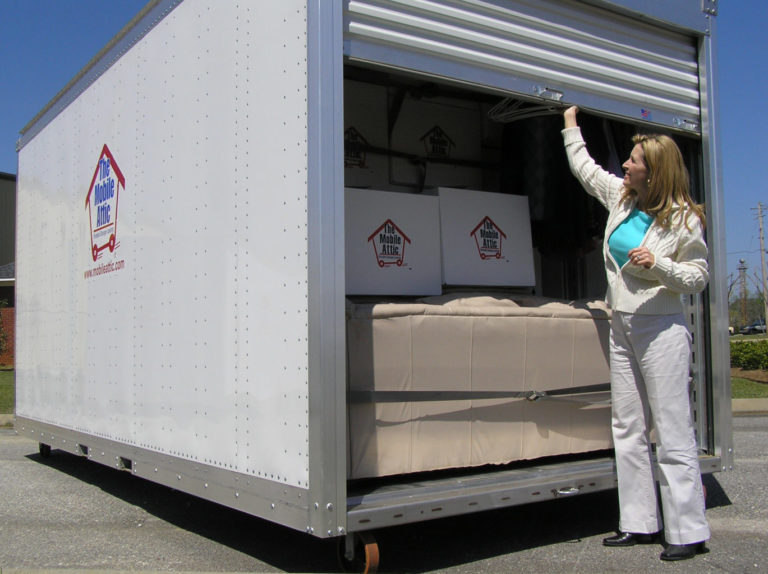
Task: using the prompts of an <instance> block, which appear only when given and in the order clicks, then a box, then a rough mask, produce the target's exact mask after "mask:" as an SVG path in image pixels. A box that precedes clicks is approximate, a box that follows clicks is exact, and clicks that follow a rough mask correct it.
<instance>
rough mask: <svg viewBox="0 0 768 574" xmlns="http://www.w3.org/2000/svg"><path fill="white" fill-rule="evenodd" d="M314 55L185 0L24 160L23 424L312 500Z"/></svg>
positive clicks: (252, 18) (251, 21)
mask: <svg viewBox="0 0 768 574" xmlns="http://www.w3.org/2000/svg"><path fill="white" fill-rule="evenodd" d="M306 53H307V46H306V9H305V6H304V2H301V1H283V2H279V3H278V2H269V3H262V2H250V3H240V4H234V3H229V2H216V3H205V2H198V1H195V0H187V1H185V2H183V3H182V4H181V5H180V6H178V7H177V8H175V9H174V10H173V11H172V12H171V13H170V14H168V15H167V16H166V17H165V18H164V19H163V21H161V22H160V23H159V24H157V26H156V27H154V28H153V29H152V30H151V31H150V32H149V33H148V34H147V35H146V36H145V37H144V38H143V39H142V40H141V41H140V42H138V43H137V44H136V45H134V46H133V47H132V48H130V49H129V50H128V51H127V52H126V53H125V54H123V55H122V56H121V57H120V59H119V60H117V61H116V62H115V64H114V65H112V66H111V67H110V68H109V69H108V70H106V72H105V73H103V74H102V75H101V76H100V77H99V78H98V79H97V80H96V81H95V82H94V83H93V84H92V85H91V86H90V87H88V88H87V89H86V90H85V91H84V93H82V94H81V95H80V96H79V97H78V98H77V99H75V101H74V102H73V103H71V104H70V105H69V106H68V107H66V108H65V109H64V110H63V111H62V112H61V113H60V114H59V115H58V116H57V117H56V118H54V119H53V121H52V122H51V123H49V124H48V125H47V126H45V127H44V128H43V129H42V130H41V131H40V132H39V133H38V134H37V135H36V136H35V137H33V138H32V139H31V140H30V141H29V142H28V143H26V145H25V146H24V147H23V149H22V150H21V152H20V157H19V174H20V175H19V205H18V220H19V228H18V255H17V261H18V264H17V277H18V279H17V281H18V303H17V311H18V323H17V330H18V347H17V371H16V372H17V381H18V394H17V413H18V414H19V415H21V416H25V417H29V418H32V419H35V420H40V421H43V422H46V423H50V424H54V425H58V426H62V427H66V428H71V429H76V430H78V431H82V432H85V433H88V434H91V435H97V436H100V437H104V438H109V439H114V440H116V441H119V442H122V443H126V444H132V445H136V446H141V447H143V448H147V449H151V450H153V451H156V452H160V453H167V454H172V455H174V456H177V457H182V458H185V459H189V460H191V461H199V462H201V463H205V464H208V465H213V466H216V467H221V468H225V469H230V470H234V471H237V472H242V473H245V474H249V475H253V476H258V477H261V478H266V479H269V480H274V481H278V482H282V483H286V484H290V485H294V486H299V487H307V486H308V485H307V483H308V469H307V467H308V454H307V450H308V447H307V443H308V428H307V426H308V414H307V410H308V407H307V403H308V398H307V380H308V367H307V351H308V337H307V294H308V287H307V214H306V210H307V194H306V190H307V157H306V153H307V135H306V134H307V103H306V90H307V79H306V73H307V64H306Z"/></svg>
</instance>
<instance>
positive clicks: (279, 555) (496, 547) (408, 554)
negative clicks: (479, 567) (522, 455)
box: [28, 451, 730, 572]
mask: <svg viewBox="0 0 768 574" xmlns="http://www.w3.org/2000/svg"><path fill="white" fill-rule="evenodd" d="M28 458H29V459H30V460H34V461H36V462H39V463H41V464H45V465H46V466H48V467H50V468H52V469H55V470H57V471H60V472H63V473H66V474H67V475H69V476H72V477H74V478H77V479H78V480H81V481H84V482H86V483H88V484H91V485H94V486H96V487H98V488H100V489H102V490H103V491H104V492H106V493H108V494H110V495H112V496H115V497H117V498H119V499H121V500H123V501H125V502H126V503H128V504H132V505H135V506H138V507H140V508H142V509H144V510H145V511H146V512H148V513H149V514H152V515H153V516H155V517H157V518H159V519H161V520H163V521H166V522H168V523H170V524H173V525H174V526H176V527H178V528H180V529H182V530H185V531H189V532H192V533H194V534H197V535H199V536H203V537H205V538H208V539H210V540H212V541H215V542H216V543H218V544H222V545H225V546H227V547H229V548H232V549H233V550H236V551H238V552H242V553H244V554H247V555H249V556H252V557H253V558H254V559H256V560H259V561H261V562H264V563H267V564H270V565H271V566H273V567H274V568H278V569H280V570H284V571H287V572H337V571H339V565H338V561H337V558H336V554H337V543H338V541H339V540H340V539H334V540H321V539H317V538H314V537H313V536H310V535H308V534H305V533H303V532H298V531H294V530H291V529H289V528H286V527H283V526H280V525H276V524H273V523H270V522H268V521H265V520H261V519H258V518H255V517H253V516H250V515H247V514H244V513H242V512H239V511H236V510H232V509H229V508H226V507H224V506H220V505H218V504H214V503H212V502H208V501H206V500H202V499H200V498H196V497H194V496H191V495H188V494H186V493H183V492H180V491H176V490H173V489H171V488H168V487H165V486H161V485H158V484H155V483H152V482H149V481H147V480H144V479H141V478H137V477H134V476H132V475H130V474H128V473H126V472H120V471H117V470H114V469H110V468H107V467H105V466H102V465H100V464H94V463H91V462H89V461H87V460H85V459H83V458H81V457H77V456H75V455H71V454H68V453H65V452H63V451H53V453H52V456H51V457H49V458H42V457H41V456H40V455H39V454H35V455H30V456H29V457H28ZM705 485H706V487H707V493H708V504H707V505H708V507H713V506H723V505H728V504H730V500H728V496H727V495H726V494H725V492H724V491H723V489H722V488H721V487H720V485H719V483H718V482H717V479H716V478H715V477H714V476H712V475H707V476H705ZM617 516H618V505H617V500H616V491H615V490H609V491H605V492H599V493H593V494H587V495H583V496H577V497H574V498H568V499H560V500H552V501H547V502H538V503H533V504H527V505H523V506H517V507H512V508H507V509H501V510H493V511H487V512H481V513H477V514H468V515H463V516H457V517H449V518H441V519H437V520H432V521H427V522H420V523H416V524H408V525H403V526H398V527H392V528H385V529H380V530H377V531H376V533H375V534H376V539H377V541H378V543H379V549H380V553H381V565H380V571H383V572H402V571H408V572H427V571H435V570H440V569H444V568H451V567H456V566H460V565H462V564H466V563H471V562H477V561H481V560H485V559H489V558H493V557H496V556H500V555H506V554H510V553H514V552H519V551H523V550H530V549H534V548H538V547H544V546H549V545H552V544H563V543H569V542H572V543H577V542H579V541H580V540H581V539H583V538H589V537H592V536H597V535H600V534H610V533H611V532H613V530H614V528H615V527H616V523H617Z"/></svg>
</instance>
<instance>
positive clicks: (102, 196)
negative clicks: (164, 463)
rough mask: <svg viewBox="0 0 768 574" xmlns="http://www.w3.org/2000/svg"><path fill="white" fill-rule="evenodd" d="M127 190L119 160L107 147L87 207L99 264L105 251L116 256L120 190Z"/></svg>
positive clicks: (92, 247)
mask: <svg viewBox="0 0 768 574" xmlns="http://www.w3.org/2000/svg"><path fill="white" fill-rule="evenodd" d="M124 189H125V178H124V177H123V173H122V172H121V171H120V168H119V167H118V166H117V162H116V161H115V158H114V157H113V156H112V153H111V152H110V151H109V148H108V147H107V145H106V144H104V148H103V149H102V150H101V156H99V161H98V163H97V164H96V170H95V171H94V172H93V178H91V185H90V187H89V188H88V195H86V197H85V207H86V209H87V210H88V219H89V222H90V226H91V245H90V250H91V257H93V260H94V261H96V260H97V259H98V258H99V257H101V252H102V251H103V250H104V249H109V252H110V253H112V252H114V251H115V249H116V248H117V246H118V243H117V204H118V199H119V197H120V191H121V190H124Z"/></svg>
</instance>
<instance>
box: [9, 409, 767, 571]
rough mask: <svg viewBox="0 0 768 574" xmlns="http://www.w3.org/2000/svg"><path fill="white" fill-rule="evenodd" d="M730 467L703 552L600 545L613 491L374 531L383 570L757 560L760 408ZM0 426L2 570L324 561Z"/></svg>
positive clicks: (198, 503) (244, 521)
mask: <svg viewBox="0 0 768 574" xmlns="http://www.w3.org/2000/svg"><path fill="white" fill-rule="evenodd" d="M734 441H735V447H736V464H735V470H734V471H733V472H729V473H719V474H716V475H710V476H707V477H705V483H706V485H707V489H708V500H707V504H708V517H709V520H710V524H711V527H712V532H713V535H712V540H711V541H710V543H709V548H710V552H709V553H708V554H705V555H701V556H698V557H697V558H696V559H694V560H689V561H686V562H681V563H677V564H675V565H671V564H669V563H663V562H661V561H660V560H659V559H658V555H659V553H660V551H661V547H660V546H638V547H634V548H630V549H610V548H605V547H603V546H602V545H601V539H602V538H603V537H604V536H606V535H607V534H609V533H610V532H611V531H612V530H613V529H614V527H615V525H616V515H617V506H616V502H615V494H616V493H615V491H608V492H602V493H597V494H590V495H584V496H580V497H575V498H570V499H563V500H557V501H551V502H544V503H537V504H531V505H525V506H521V507H516V508H510V509H505V510H499V511H491V512H486V513H480V514H474V515H466V516H461V517H457V518H447V519H441V520H436V521H432V522H424V523H418V524H412V525H407V526H402V527H397V528H390V529H385V530H381V531H379V532H377V538H378V541H379V547H380V551H381V568H380V571H383V572H405V571H408V572H451V573H456V574H458V573H468V574H469V573H481V572H482V573H485V572H632V573H636V572H668V571H670V569H672V568H674V570H675V572H702V571H722V572H740V573H741V572H764V571H766V570H767V569H768V485H767V484H766V480H765V477H766V476H768V448H766V444H768V416H739V417H735V418H734ZM37 451H38V449H37V444H36V443H35V442H33V441H31V440H29V439H27V438H23V437H20V436H17V435H16V434H15V432H14V431H13V430H10V429H2V430H0V489H1V491H0V492H1V493H2V494H1V495H0V570H2V573H3V574H8V573H9V572H11V573H12V572H21V571H23V572H32V571H42V570H50V569H56V570H57V571H59V570H62V569H64V570H66V569H69V570H70V571H72V572H75V571H76V572H78V573H80V572H87V571H99V570H101V571H104V570H106V571H145V572H146V571H161V572H184V571H187V572H333V571H337V570H338V566H337V562H336V558H335V553H336V544H335V542H334V541H323V540H318V539H315V538H312V537H310V536H308V535H306V534H303V533H300V532H295V531H292V530H288V529H286V528H284V527H281V526H276V525H273V524H270V523H267V522H265V521H262V520H259V519H256V518H253V517H250V516H247V515H244V514H241V513H239V512H236V511H233V510H229V509H227V508H224V507H221V506H217V505H215V504H212V503H209V502H206V501H203V500H200V499H196V498H194V497H191V496H189V495H186V494H183V493H181V492H178V491H174V490H172V489H169V488H165V487H162V486H158V485H155V484H153V483H150V482H147V481H144V480H141V479H137V478H135V477H132V476H130V475H129V474H127V473H123V472H119V471H116V470H112V469H109V468H106V467H104V466H101V465H98V464H94V463H90V462H88V461H86V460H83V459H81V458H78V457H75V456H72V455H68V454H65V453H62V452H58V451H54V453H53V456H52V457H51V458H48V459H42V458H41V457H40V456H39V454H38V452H37Z"/></svg>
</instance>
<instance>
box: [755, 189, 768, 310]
mask: <svg viewBox="0 0 768 574" xmlns="http://www.w3.org/2000/svg"><path fill="white" fill-rule="evenodd" d="M757 222H758V224H759V225H760V266H761V268H762V272H763V288H762V289H761V291H762V294H763V320H764V321H766V324H768V297H767V296H766V292H765V286H766V280H765V275H766V273H765V238H764V235H763V204H762V202H758V203H757Z"/></svg>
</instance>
